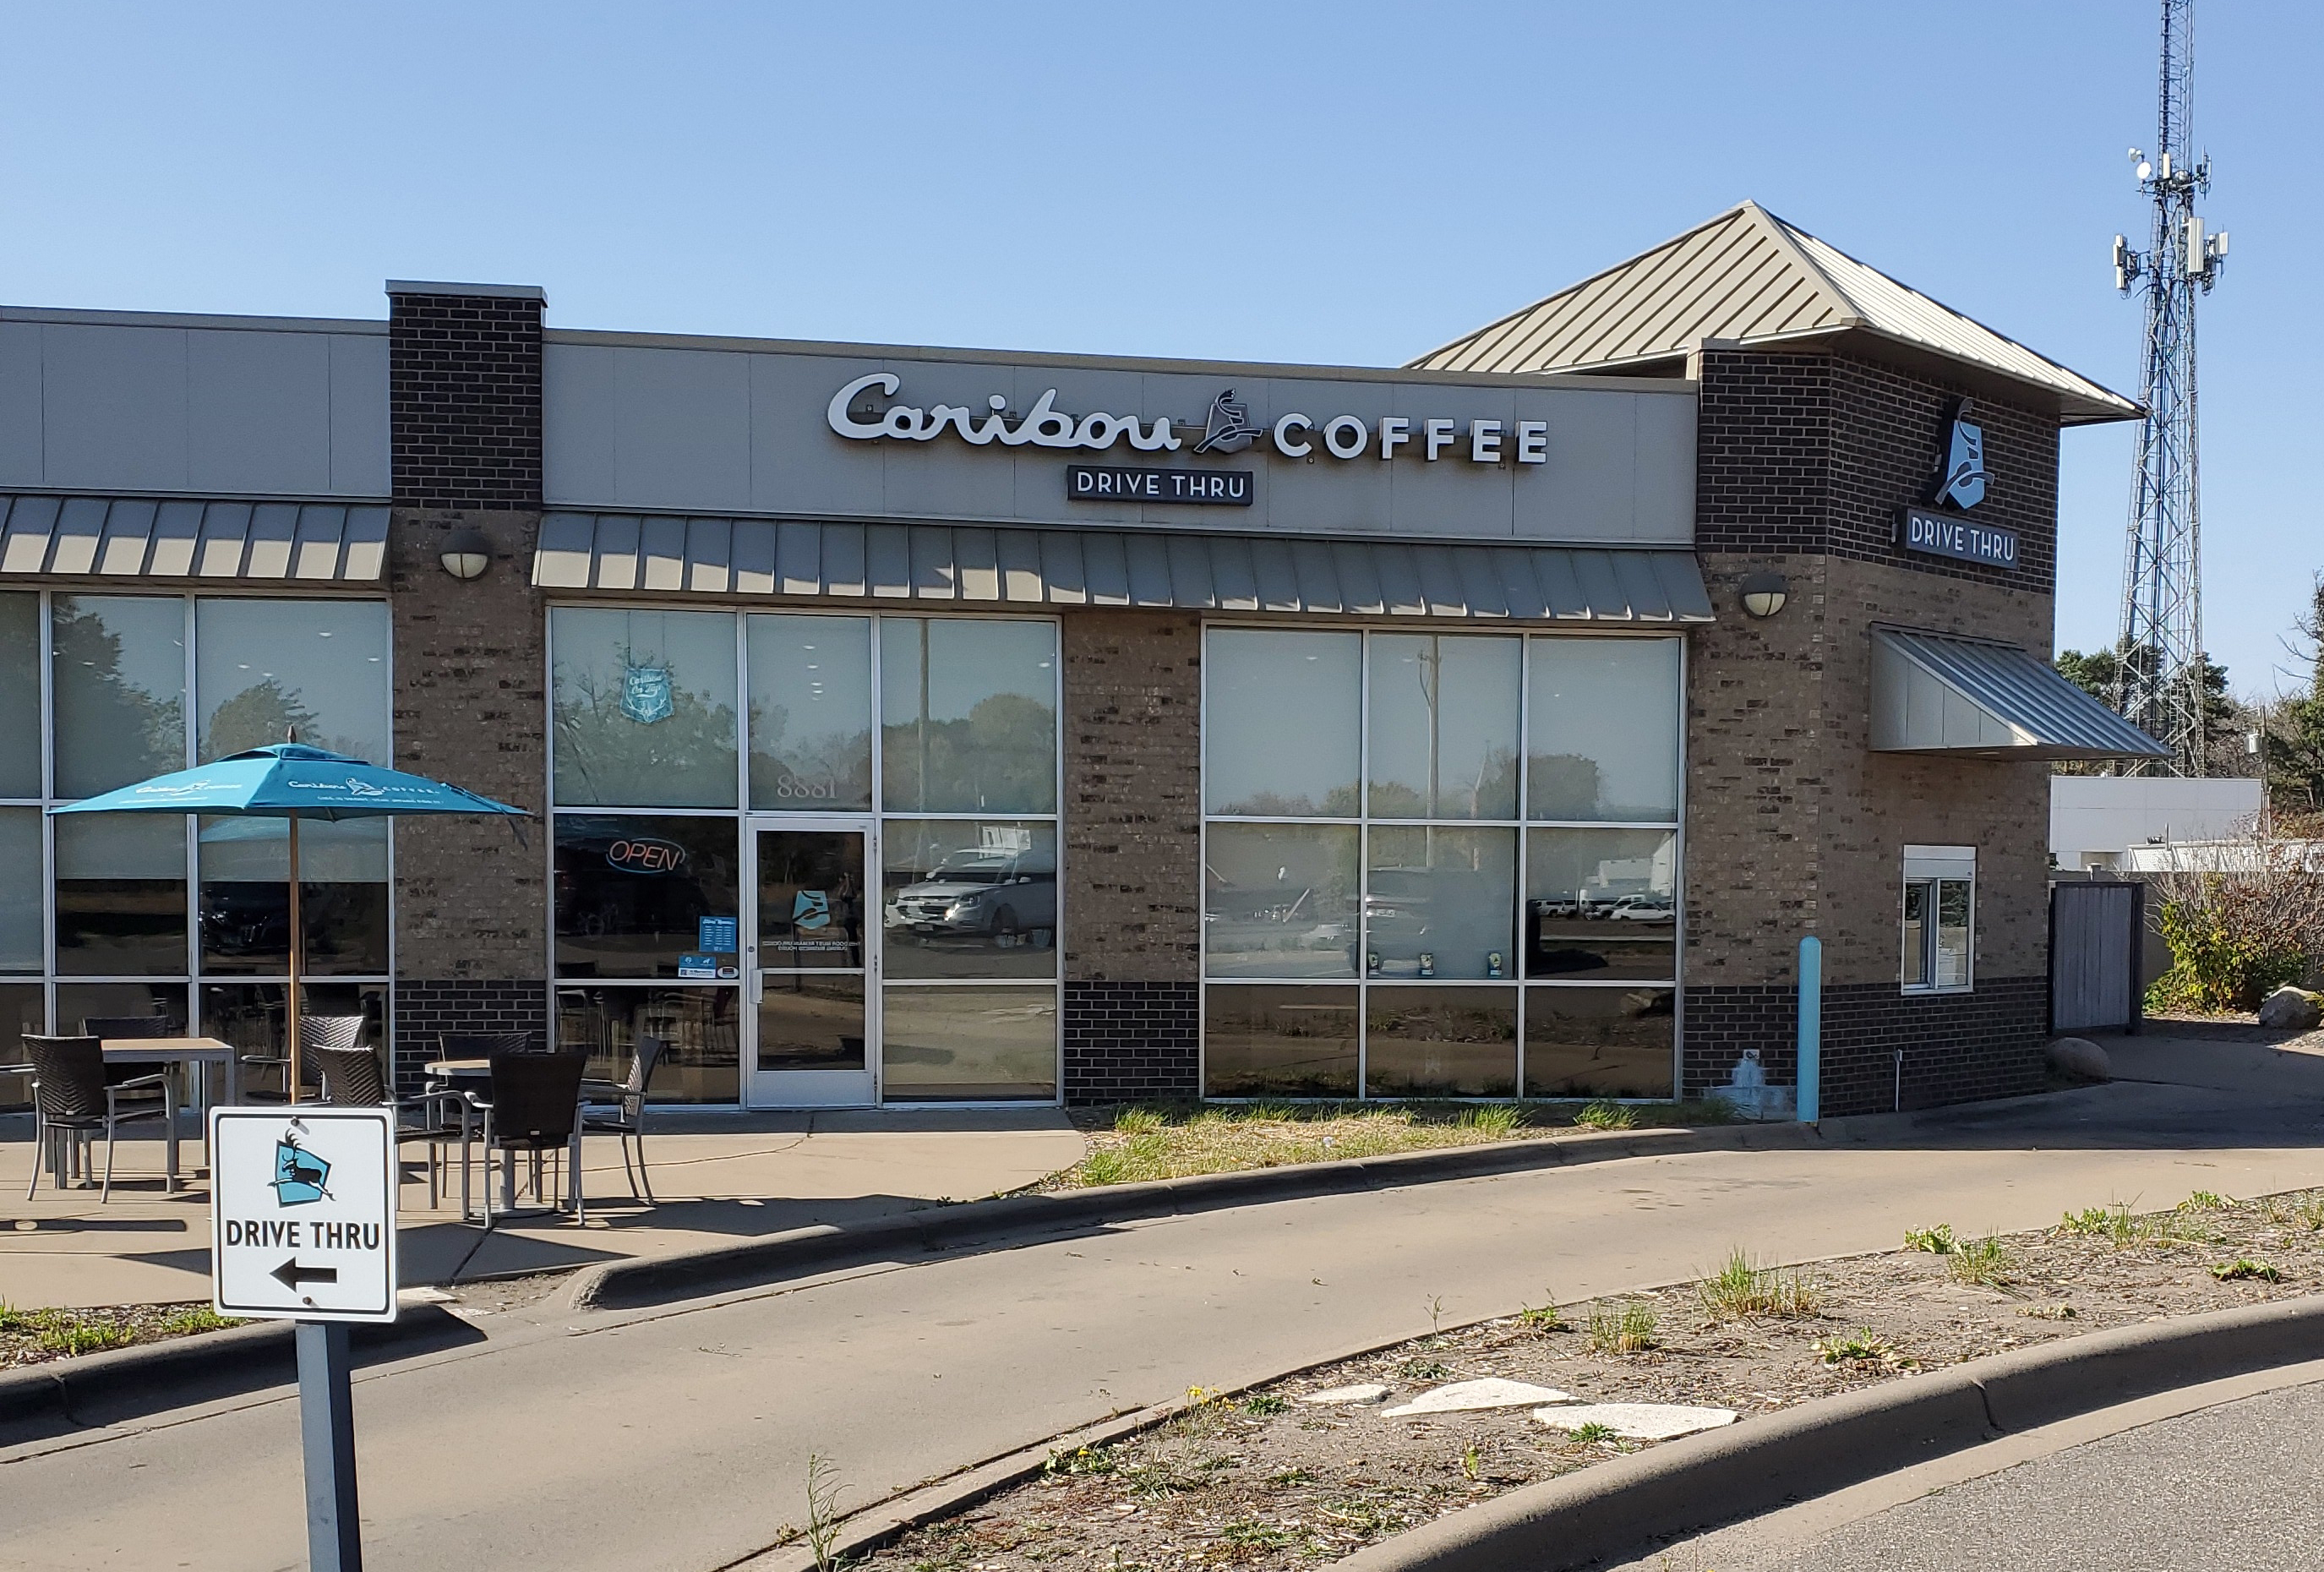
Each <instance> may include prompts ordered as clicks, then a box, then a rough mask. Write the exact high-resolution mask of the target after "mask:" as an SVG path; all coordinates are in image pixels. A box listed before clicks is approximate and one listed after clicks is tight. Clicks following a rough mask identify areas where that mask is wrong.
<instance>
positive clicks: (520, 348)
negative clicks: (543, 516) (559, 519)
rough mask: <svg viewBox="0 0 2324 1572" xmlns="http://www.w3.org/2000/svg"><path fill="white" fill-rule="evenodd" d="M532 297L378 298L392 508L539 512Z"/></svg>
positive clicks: (509, 289)
mask: <svg viewBox="0 0 2324 1572" xmlns="http://www.w3.org/2000/svg"><path fill="white" fill-rule="evenodd" d="M543 303H544V301H543V297H542V295H541V292H540V291H539V290H533V289H526V288H523V287H520V286H495V285H451V284H437V285H422V286H418V287H417V288H416V289H410V290H407V289H405V288H403V287H401V286H395V285H391V286H390V288H389V291H388V314H387V358H388V391H387V397H388V427H389V452H390V456H391V460H390V461H391V463H392V467H393V473H394V494H395V500H396V501H397V502H399V503H402V504H408V505H410V506H414V507H435V508H538V507H539V505H540V455H541V439H540V313H541V309H542V306H543Z"/></svg>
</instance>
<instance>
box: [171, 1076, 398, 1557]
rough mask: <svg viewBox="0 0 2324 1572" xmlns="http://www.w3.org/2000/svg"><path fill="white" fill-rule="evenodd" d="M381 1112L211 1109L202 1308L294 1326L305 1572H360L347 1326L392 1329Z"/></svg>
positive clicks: (387, 1133)
mask: <svg viewBox="0 0 2324 1572" xmlns="http://www.w3.org/2000/svg"><path fill="white" fill-rule="evenodd" d="M394 1117H395V1116H394V1114H393V1113H392V1111H391V1110H389V1109H386V1108H315V1107H297V1108H281V1109H272V1108H214V1109H212V1110H211V1111H210V1131H209V1134H210V1164H211V1173H212V1175H213V1176H214V1178H215V1181H216V1187H215V1191H214V1197H215V1198H214V1200H213V1202H212V1205H211V1207H210V1262H211V1277H210V1285H211V1286H210V1301H211V1303H212V1305H213V1306H215V1307H216V1308H217V1312H218V1314H220V1315H222V1316H242V1317H250V1318H272V1319H277V1320H288V1321H295V1322H297V1323H298V1326H297V1332H296V1335H297V1340H298V1349H299V1422H300V1432H301V1435H302V1438H303V1439H304V1442H305V1453H306V1466H307V1559H308V1565H309V1567H311V1568H312V1572H361V1569H362V1567H363V1540H362V1518H361V1515H360V1513H359V1512H358V1510H357V1505H356V1500H355V1400H354V1388H353V1384H352V1380H351V1377H352V1372H353V1363H354V1362H353V1360H352V1358H351V1356H350V1355H349V1352H348V1347H347V1324H348V1323H349V1322H353V1321H374V1322H385V1321H392V1320H394V1319H395V1312H396V1300H395V1284H396V1238H395V1198H396V1196H395V1193H396V1181H397V1174H396V1167H395V1126H394Z"/></svg>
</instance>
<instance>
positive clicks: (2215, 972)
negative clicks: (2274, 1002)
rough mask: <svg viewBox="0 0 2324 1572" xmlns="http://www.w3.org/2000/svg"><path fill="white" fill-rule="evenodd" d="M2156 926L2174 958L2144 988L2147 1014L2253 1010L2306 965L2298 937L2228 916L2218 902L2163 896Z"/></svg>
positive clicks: (2299, 974)
mask: <svg viewBox="0 0 2324 1572" xmlns="http://www.w3.org/2000/svg"><path fill="white" fill-rule="evenodd" d="M2211 883H2213V884H2216V883H2218V881H2217V880H2216V879H2214V880H2212V881H2211ZM2156 926H2157V927H2158V928H2160V929H2162V932H2163V938H2164V939H2166V940H2168V941H2169V942H2170V945H2171V957H2172V959H2171V969H2170V970H2169V971H2167V972H2164V973H2163V975H2162V976H2159V977H2157V978H2155V979H2154V985H2153V987H2151V988H2149V989H2147V991H2146V1008H2147V1012H2148V1013H2150V1014H2155V1015H2172V1014H2179V1015H2222V1014H2226V1013H2228V1012H2230V1011H2236V1010H2256V1009H2258V1008H2259V1004H2260V1001H2261V1000H2263V999H2264V998H2266V997H2267V996H2268V994H2271V993H2273V992H2274V991H2275V990H2276V989H2278V988H2280V987H2282V985H2284V984H2286V983H2296V982H2298V981H2299V980H2300V979H2301V977H2302V976H2305V975H2306V974H2307V971H2308V953H2307V951H2306V950H2305V949H2303V948H2301V945H2300V943H2299V941H2298V940H2297V939H2294V938H2292V937H2291V936H2288V935H2286V934H2284V933H2282V932H2281V931H2280V930H2279V931H2269V930H2267V929H2260V928H2255V927H2252V926H2247V925H2246V924H2243V923H2239V922H2235V921H2232V920H2230V919H2229V917H2228V915H2227V911H2226V909H2225V904H2224V903H2222V902H2216V901H2213V902H2197V901H2192V900H2177V901H2165V902H2163V910H2162V912H2161V913H2160V915H2159V916H2158V918H2157V920H2156Z"/></svg>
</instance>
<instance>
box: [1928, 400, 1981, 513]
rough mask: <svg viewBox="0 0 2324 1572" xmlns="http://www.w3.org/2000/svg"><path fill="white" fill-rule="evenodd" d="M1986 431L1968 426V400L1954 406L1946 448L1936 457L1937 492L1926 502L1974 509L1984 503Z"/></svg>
mask: <svg viewBox="0 0 2324 1572" xmlns="http://www.w3.org/2000/svg"><path fill="white" fill-rule="evenodd" d="M1985 482H1986V473H1985V431H1984V429H1983V428H1981V427H1979V426H1977V425H1975V424H1973V423H1971V421H1969V401H1968V400H1967V399H1963V400H1961V402H1959V403H1957V404H1955V405H1954V406H1953V418H1952V423H1951V424H1950V426H1949V427H1947V429H1946V432H1945V448H1944V451H1943V452H1942V453H1941V454H1939V455H1938V456H1937V486H1936V493H1935V495H1932V496H1931V497H1930V498H1929V500H1930V501H1931V502H1932V503H1935V504H1939V505H1940V506H1947V505H1950V506H1952V507H1957V508H1973V507H1975V506H1977V504H1979V503H1981V502H1983V501H1984V500H1985Z"/></svg>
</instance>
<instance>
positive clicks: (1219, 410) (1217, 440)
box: [1194, 388, 1261, 453]
mask: <svg viewBox="0 0 2324 1572" xmlns="http://www.w3.org/2000/svg"><path fill="white" fill-rule="evenodd" d="M1260 434H1261V433H1260V431H1259V428H1258V427H1257V426H1254V425H1252V424H1251V423H1250V405H1249V404H1246V403H1238V402H1236V401H1235V396H1234V389H1232V388H1229V389H1227V391H1226V392H1224V393H1221V394H1220V395H1219V396H1218V397H1216V398H1214V399H1213V400H1212V401H1211V413H1210V418H1209V419H1208V420H1206V421H1203V439H1202V440H1201V441H1199V442H1197V443H1195V444H1194V451H1195V452H1197V453H1240V452H1241V451H1242V450H1243V449H1244V448H1248V447H1250V445H1251V444H1252V443H1253V442H1256V441H1258V440H1259V436H1260Z"/></svg>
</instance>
